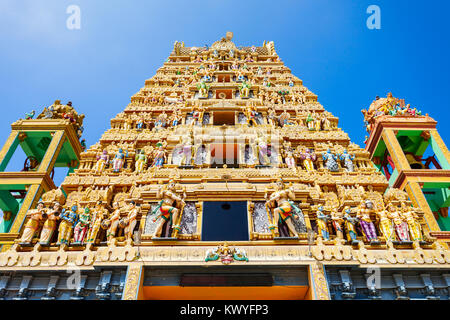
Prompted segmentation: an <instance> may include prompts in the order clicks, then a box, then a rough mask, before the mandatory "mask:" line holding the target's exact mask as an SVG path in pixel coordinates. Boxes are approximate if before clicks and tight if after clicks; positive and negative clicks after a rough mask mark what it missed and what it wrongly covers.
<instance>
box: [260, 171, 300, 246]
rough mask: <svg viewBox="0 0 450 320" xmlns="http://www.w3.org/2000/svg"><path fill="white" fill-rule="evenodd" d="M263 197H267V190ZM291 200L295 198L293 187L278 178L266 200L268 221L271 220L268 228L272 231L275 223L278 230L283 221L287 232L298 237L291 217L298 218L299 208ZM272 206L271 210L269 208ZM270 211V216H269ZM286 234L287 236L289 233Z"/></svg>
mask: <svg viewBox="0 0 450 320" xmlns="http://www.w3.org/2000/svg"><path fill="white" fill-rule="evenodd" d="M265 198H266V199H267V192H266V195H265ZM293 200H295V194H294V190H293V188H292V187H291V188H287V187H286V186H285V184H284V181H283V179H281V178H280V179H278V181H277V183H276V185H275V191H274V192H273V193H272V194H271V195H270V197H269V199H268V200H267V201H266V210H267V212H268V214H269V222H270V221H271V223H270V226H269V228H270V229H271V230H272V232H274V230H275V228H276V225H278V230H280V229H281V227H282V226H283V223H285V224H286V226H287V227H288V233H289V232H290V234H292V235H293V236H294V237H298V233H297V230H296V229H295V225H294V223H293V221H292V217H294V218H295V219H296V220H298V219H299V216H298V215H299V214H301V210H300V208H298V207H297V206H296V205H295V204H294V202H293ZM272 208H273V210H271V209H272ZM271 212H272V218H270V213H271ZM286 236H288V237H289V234H288V235H286Z"/></svg>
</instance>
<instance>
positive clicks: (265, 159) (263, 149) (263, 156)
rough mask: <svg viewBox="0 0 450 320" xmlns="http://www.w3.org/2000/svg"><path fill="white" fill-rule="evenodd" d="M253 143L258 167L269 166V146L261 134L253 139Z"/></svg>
mask: <svg viewBox="0 0 450 320" xmlns="http://www.w3.org/2000/svg"><path fill="white" fill-rule="evenodd" d="M255 143H256V146H257V149H258V159H259V163H260V165H263V166H267V165H270V157H269V146H268V144H267V141H266V138H265V137H264V136H263V134H261V133H258V137H257V138H256V139H255Z"/></svg>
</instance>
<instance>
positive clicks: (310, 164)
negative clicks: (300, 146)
mask: <svg viewBox="0 0 450 320" xmlns="http://www.w3.org/2000/svg"><path fill="white" fill-rule="evenodd" d="M299 155H300V159H302V160H303V166H304V167H305V169H306V171H308V172H311V171H314V162H315V161H316V160H317V156H316V154H315V153H314V152H313V151H312V150H311V149H308V148H304V151H303V152H300V154H299Z"/></svg>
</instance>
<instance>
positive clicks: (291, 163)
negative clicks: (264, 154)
mask: <svg viewBox="0 0 450 320" xmlns="http://www.w3.org/2000/svg"><path fill="white" fill-rule="evenodd" d="M285 153H286V155H285V158H284V162H285V163H286V165H287V167H288V168H290V169H294V168H296V167H297V165H296V161H295V158H294V154H293V152H292V148H290V147H289V148H287V149H286V150H285Z"/></svg>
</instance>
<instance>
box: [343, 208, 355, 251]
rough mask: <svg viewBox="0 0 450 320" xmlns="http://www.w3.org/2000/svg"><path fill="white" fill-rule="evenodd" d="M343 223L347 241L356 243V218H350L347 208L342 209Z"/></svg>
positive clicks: (349, 210) (349, 211)
mask: <svg viewBox="0 0 450 320" xmlns="http://www.w3.org/2000/svg"><path fill="white" fill-rule="evenodd" d="M343 219H344V223H345V230H346V231H347V241H348V242H351V243H354V242H358V239H357V237H358V234H357V233H356V224H357V223H358V218H356V217H352V216H351V209H350V207H349V206H346V207H345V208H344V218H343Z"/></svg>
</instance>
